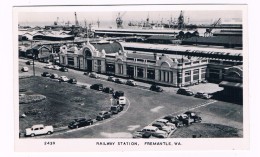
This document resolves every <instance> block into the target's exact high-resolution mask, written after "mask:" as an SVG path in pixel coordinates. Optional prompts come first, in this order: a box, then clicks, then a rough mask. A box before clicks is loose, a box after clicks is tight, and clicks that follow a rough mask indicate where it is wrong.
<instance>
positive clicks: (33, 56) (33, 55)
mask: <svg viewBox="0 0 260 157" xmlns="http://www.w3.org/2000/svg"><path fill="white" fill-rule="evenodd" d="M32 43H33V40H31V51H32V58H33V76H35V68H34V59H35V54H34V51H33V49H32Z"/></svg>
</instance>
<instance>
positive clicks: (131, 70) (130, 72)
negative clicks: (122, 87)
mask: <svg viewBox="0 0 260 157" xmlns="http://www.w3.org/2000/svg"><path fill="white" fill-rule="evenodd" d="M126 72H127V75H128V77H130V78H132V77H134V66H131V65H128V66H127V68H126Z"/></svg>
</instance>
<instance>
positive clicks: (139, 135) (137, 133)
mask: <svg viewBox="0 0 260 157" xmlns="http://www.w3.org/2000/svg"><path fill="white" fill-rule="evenodd" d="M151 135H152V134H151V133H150V132H143V131H135V132H134V133H133V138H150V137H151Z"/></svg>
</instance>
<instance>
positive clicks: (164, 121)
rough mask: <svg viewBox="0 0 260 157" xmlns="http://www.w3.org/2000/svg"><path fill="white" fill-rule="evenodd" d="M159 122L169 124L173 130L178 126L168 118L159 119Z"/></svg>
mask: <svg viewBox="0 0 260 157" xmlns="http://www.w3.org/2000/svg"><path fill="white" fill-rule="evenodd" d="M156 122H157V123H163V124H164V125H166V126H168V127H170V128H171V130H175V129H176V126H175V124H173V123H171V122H170V121H169V120H167V119H157V120H156Z"/></svg>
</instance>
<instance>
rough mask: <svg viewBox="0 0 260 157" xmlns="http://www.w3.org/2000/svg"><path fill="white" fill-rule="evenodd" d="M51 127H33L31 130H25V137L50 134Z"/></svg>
mask: <svg viewBox="0 0 260 157" xmlns="http://www.w3.org/2000/svg"><path fill="white" fill-rule="evenodd" d="M52 133H53V126H44V125H42V124H39V125H33V126H32V127H31V128H27V129H25V136H31V137H33V136H35V135H43V134H48V135H49V134H52Z"/></svg>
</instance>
